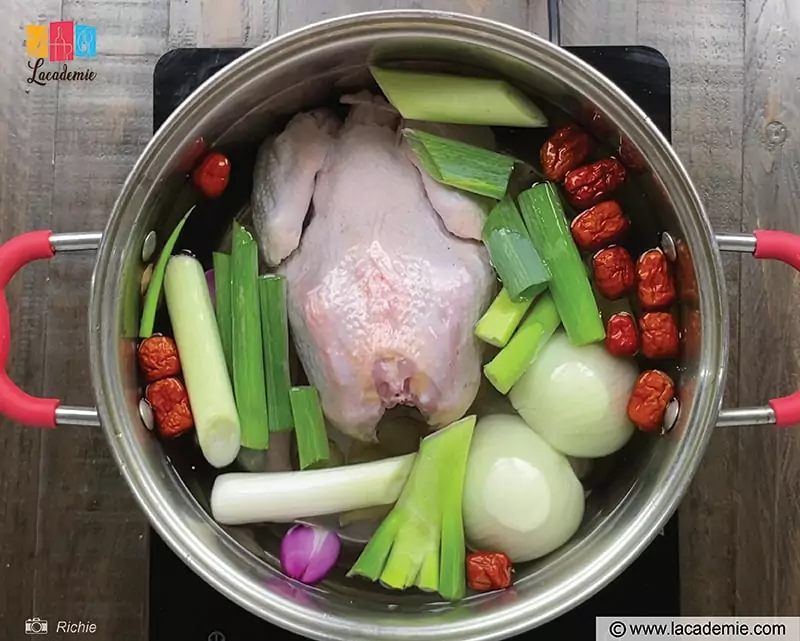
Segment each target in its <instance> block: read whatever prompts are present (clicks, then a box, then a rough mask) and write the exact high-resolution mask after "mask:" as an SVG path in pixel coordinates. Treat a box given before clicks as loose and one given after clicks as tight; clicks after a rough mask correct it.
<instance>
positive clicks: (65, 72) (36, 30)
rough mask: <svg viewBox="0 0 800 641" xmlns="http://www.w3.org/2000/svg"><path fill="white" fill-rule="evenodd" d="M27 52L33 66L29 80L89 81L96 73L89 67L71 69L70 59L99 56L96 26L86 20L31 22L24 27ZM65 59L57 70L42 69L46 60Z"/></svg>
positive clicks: (42, 82)
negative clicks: (48, 22)
mask: <svg viewBox="0 0 800 641" xmlns="http://www.w3.org/2000/svg"><path fill="white" fill-rule="evenodd" d="M25 53H26V54H27V55H28V57H29V58H35V61H34V60H28V69H30V70H31V75H30V78H28V84H29V85H33V84H37V85H40V86H42V87H43V86H45V85H46V84H47V83H48V82H49V81H51V80H66V81H76V80H82V81H89V82H91V81H92V80H94V79H95V78H96V77H97V74H96V73H95V72H94V71H90V70H88V69H85V70H80V71H72V70H70V68H69V66H68V65H67V61H70V60H75V58H94V57H96V56H97V29H96V28H95V27H88V26H86V25H83V24H76V23H74V22H72V21H69V22H51V23H50V24H49V25H38V24H29V25H28V26H27V27H26V29H25ZM46 60H49V61H50V62H63V63H64V64H63V66H62V67H61V68H60V69H57V70H56V71H45V70H44V69H42V67H44V65H45V61H46Z"/></svg>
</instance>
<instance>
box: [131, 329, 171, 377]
mask: <svg viewBox="0 0 800 641" xmlns="http://www.w3.org/2000/svg"><path fill="white" fill-rule="evenodd" d="M138 355H139V367H141V369H142V373H143V374H144V377H145V379H147V381H148V382H153V381H157V380H159V379H160V378H166V377H167V376H177V375H178V374H180V372H181V362H180V360H179V359H178V346H177V345H175V341H174V340H172V339H171V338H169V337H168V336H151V337H150V338H146V339H144V340H143V341H142V342H141V344H140V345H139V349H138Z"/></svg>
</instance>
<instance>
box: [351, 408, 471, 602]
mask: <svg viewBox="0 0 800 641" xmlns="http://www.w3.org/2000/svg"><path fill="white" fill-rule="evenodd" d="M474 429H475V416H467V417H465V418H463V419H461V420H460V421H457V422H455V423H453V424H451V425H450V426H448V427H445V428H444V429H441V430H439V431H438V432H435V433H434V434H432V435H430V436H428V437H426V438H424V439H423V440H422V443H421V444H420V449H419V453H418V454H417V457H416V459H415V460H414V467H413V468H412V469H411V474H410V476H409V478H408V481H406V484H405V486H404V487H403V491H402V492H401V494H400V497H399V498H398V500H397V503H395V505H394V507H393V508H392V511H391V512H390V513H389V516H387V517H386V518H385V519H384V520H383V522H382V523H381V524H380V526H379V527H378V529H377V531H376V532H375V534H374V536H373V537H372V538H371V539H370V541H369V543H368V544H367V546H366V547H365V548H364V551H363V552H362V553H361V555H360V556H359V557H358V560H357V561H356V563H355V565H353V567H352V568H351V569H350V571H349V572H348V573H347V576H363V577H366V578H367V579H369V580H371V581H380V582H381V583H382V584H383V585H385V586H387V587H390V588H394V589H397V590H402V589H405V588H408V587H412V586H416V587H418V588H420V589H422V590H428V591H436V592H438V593H439V594H440V595H441V596H442V597H444V598H445V599H447V600H449V601H457V600H458V599H461V598H463V597H464V594H465V593H466V583H465V577H464V561H465V559H464V556H465V553H464V523H463V518H462V515H461V501H462V497H463V493H464V474H465V472H466V465H467V456H468V454H469V447H470V443H471V442H472V433H473V431H474Z"/></svg>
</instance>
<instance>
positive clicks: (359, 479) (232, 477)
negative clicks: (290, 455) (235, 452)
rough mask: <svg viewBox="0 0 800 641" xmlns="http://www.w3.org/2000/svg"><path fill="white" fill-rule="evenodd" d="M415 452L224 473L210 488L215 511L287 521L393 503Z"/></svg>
mask: <svg viewBox="0 0 800 641" xmlns="http://www.w3.org/2000/svg"><path fill="white" fill-rule="evenodd" d="M416 456H417V455H416V454H406V455H405V456H397V457H394V458H390V459H384V460H382V461H374V462H372V463H362V464H360V465H345V466H343V467H332V468H326V469H321V470H306V471H303V472H265V473H251V472H231V473H229V474H221V475H219V476H218V477H217V478H216V479H215V480H214V485H213V486H212V488H211V515H212V516H213V517H214V519H215V520H216V521H217V522H218V523H221V524H223V525H242V524H246V523H265V522H272V523H287V522H291V521H294V520H295V519H310V518H312V517H316V516H325V515H328V514H339V513H341V512H349V511H351V510H359V509H363V508H367V507H375V506H378V505H391V504H392V503H394V502H395V501H396V500H397V497H398V496H400V492H401V491H402V489H403V486H404V484H405V482H406V479H407V478H408V475H409V473H410V471H411V468H412V466H413V463H414V459H415V458H416Z"/></svg>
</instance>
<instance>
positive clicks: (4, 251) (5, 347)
mask: <svg viewBox="0 0 800 641" xmlns="http://www.w3.org/2000/svg"><path fill="white" fill-rule="evenodd" d="M54 253H55V252H54V251H53V247H52V246H51V245H50V232H49V231H32V232H29V233H27V234H21V235H19V236H17V237H16V238H12V239H11V240H9V241H8V242H5V243H3V244H2V245H0V414H2V415H3V416H6V417H8V418H10V419H11V420H12V421H16V422H17V423H22V424H23V425H28V426H30V427H55V426H56V408H57V407H58V405H59V402H58V400H57V399H54V398H36V397H35V396H30V395H28V394H26V393H25V392H23V391H22V390H21V389H20V388H19V387H17V386H16V384H15V383H14V382H13V381H12V380H11V379H10V378H9V376H8V372H7V371H6V363H7V362H8V352H9V350H10V348H11V321H10V319H9V316H8V302H7V301H6V285H8V283H9V281H10V280H11V279H12V278H13V277H14V274H16V273H17V272H18V271H19V270H20V269H21V268H22V267H24V266H25V265H27V264H28V263H31V262H33V261H34V260H40V259H42V258H52V257H53V254H54Z"/></svg>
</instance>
